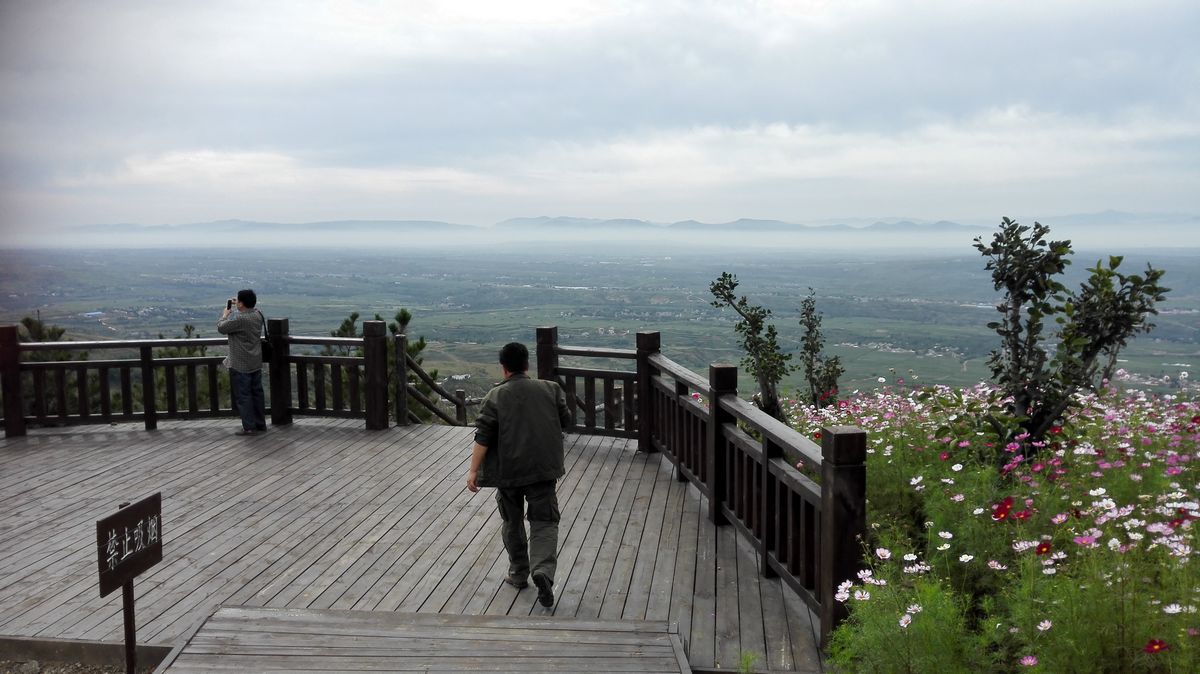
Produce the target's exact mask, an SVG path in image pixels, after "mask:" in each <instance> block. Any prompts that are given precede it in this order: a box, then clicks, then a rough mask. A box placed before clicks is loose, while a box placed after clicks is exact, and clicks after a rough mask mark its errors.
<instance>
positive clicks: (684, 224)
mask: <svg viewBox="0 0 1200 674" xmlns="http://www.w3.org/2000/svg"><path fill="white" fill-rule="evenodd" d="M496 227H497V228H503V229H513V228H528V229H560V230H569V229H596V228H599V229H605V230H608V229H642V230H675V231H680V230H687V231H720V232H748V231H754V232H804V231H818V230H819V231H821V232H832V231H838V230H845V231H880V230H885V231H887V232H893V233H895V232H904V231H915V232H933V231H962V230H980V231H982V230H986V229H987V228H986V227H982V226H978V225H963V224H959V223H957V222H950V221H948V220H939V221H937V222H914V221H912V220H880V221H877V222H874V223H871V224H869V225H865V226H864V225H859V226H853V225H848V224H822V225H805V224H800V223H796V222H785V221H783V220H755V219H751V218H741V219H738V220H733V221H731V222H700V221H698V220H681V221H679V222H670V223H661V222H650V221H648V220H633V219H627V218H623V219H614V220H600V219H596V218H574V217H567V216H559V217H553V218H552V217H548V216H542V217H537V218H511V219H509V220H505V221H503V222H500V223H497V224H496Z"/></svg>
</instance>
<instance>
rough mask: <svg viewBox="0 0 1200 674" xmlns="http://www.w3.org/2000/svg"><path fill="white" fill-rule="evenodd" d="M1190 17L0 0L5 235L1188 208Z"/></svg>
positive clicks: (758, 7) (1190, 9)
mask: <svg viewBox="0 0 1200 674" xmlns="http://www.w3.org/2000/svg"><path fill="white" fill-rule="evenodd" d="M1197 26H1200V5H1197V4H1196V3H1194V2H1186V1H1182V0H1178V1H1173V0H1150V1H1148V2H1144V3H1136V4H1129V3H1123V2H1118V1H1116V0H1100V1H1098V2H1097V1H1092V2H1083V1H1082V0H1048V1H1047V2H1041V3H1037V4H1036V5H1033V4H1029V5H1017V6H1014V5H1012V4H1003V5H998V4H991V3H962V2H958V1H957V0H935V1H933V2H921V3H910V2H876V1H871V0H862V1H853V2H839V3H830V2H824V1H818V0H787V1H784V0H777V1H772V0H767V1H751V0H721V1H719V2H718V1H715V0H714V1H704V0H701V1H700V2H685V1H684V0H658V1H655V2H642V1H627V2H612V3H598V2H589V1H586V0H554V1H550V0H526V1H519V0H514V1H513V2H507V3H488V2H455V1H453V0H447V1H446V2H438V3H428V2H418V1H416V0H410V1H397V2H394V3H383V4H379V3H373V2H365V1H363V2H357V1H354V0H346V1H345V2H338V3H321V2H304V1H299V2H280V1H277V0H264V1H262V2H255V3H247V2H239V1H235V0H214V1H213V2H205V3H161V2H151V1H149V0H112V1H111V2H104V3H94V2H87V1H84V0H47V1H46V2H37V3H26V2H7V3H0V235H2V236H0V241H2V242H0V245H16V244H14V242H16V241H24V242H28V241H33V242H34V243H35V244H40V245H45V244H48V243H52V242H53V239H55V238H56V237H61V236H64V235H66V234H67V233H69V232H72V231H73V230H71V229H69V227H70V226H77V225H86V224H97V223H142V224H157V223H175V224H178V223H197V222H210V221H220V220H227V219H233V218H237V219H243V220H249V221H263V222H284V223H303V222H314V221H328V220H393V219H408V220H435V221H445V222H451V223H463V224H468V225H475V226H482V225H489V224H492V223H496V222H499V221H502V220H504V219H507V218H510V217H525V216H528V217H536V216H539V215H550V216H554V215H567V216H574V217H590V218H597V219H600V220H606V219H613V218H631V217H632V218H639V219H644V220H649V221H654V222H676V221H684V220H689V219H695V220H699V221H704V222H728V221H733V220H737V219H739V218H752V219H760V220H782V221H787V222H800V223H816V222H823V221H831V220H836V219H838V218H840V217H843V216H845V217H853V218H862V219H867V220H872V219H883V218H911V219H919V220H926V221H936V220H943V219H945V220H953V221H956V222H964V223H968V224H981V225H985V226H989V227H994V226H995V223H997V222H998V221H999V219H1000V217H1001V216H1002V215H1009V216H1012V217H1015V218H1017V219H1019V220H1022V221H1027V220H1028V221H1032V220H1034V219H1038V220H1041V221H1043V222H1046V221H1048V220H1051V221H1052V219H1053V217H1056V216H1057V215H1058V214H1072V213H1097V212H1101V211H1106V210H1114V211H1123V212H1130V213H1181V214H1196V213H1200V190H1197V189H1196V185H1198V184H1200V121H1197V120H1200V42H1198V41H1197V40H1195V32H1196V30H1195V29H1196V27H1197ZM1070 226H1071V227H1073V228H1078V229H1079V234H1075V233H1072V235H1073V236H1074V237H1075V238H1079V237H1080V236H1085V237H1086V236H1087V235H1088V234H1089V230H1088V229H1087V228H1086V227H1085V226H1084V225H1082V224H1078V223H1075V224H1072V225H1070ZM1097 229H1098V230H1099V229H1102V228H1100V227H1097ZM1142 233H1143V234H1149V235H1151V236H1158V235H1157V234H1154V232H1152V231H1149V230H1147V231H1146V232H1142ZM1113 234H1120V235H1121V236H1124V237H1126V238H1127V239H1130V240H1131V241H1132V242H1133V243H1139V242H1144V238H1145V237H1144V236H1143V237H1140V238H1139V237H1138V236H1135V235H1134V234H1135V232H1128V231H1126V232H1119V231H1118V232H1113ZM329 236H334V237H336V233H333V234H330V235H329ZM320 241H323V239H322V240H315V239H314V241H313V242H312V245H320ZM1107 243H1109V242H1107V240H1106V244H1105V245H1107ZM1154 243H1157V244H1159V245H1177V244H1178V241H1176V240H1175V239H1174V238H1169V239H1167V240H1163V241H1157V242H1154ZM760 244H761V245H771V242H770V241H765V240H764V241H762V242H760ZM21 245H28V243H25V244H21ZM113 245H115V244H113ZM1188 245H1191V244H1188Z"/></svg>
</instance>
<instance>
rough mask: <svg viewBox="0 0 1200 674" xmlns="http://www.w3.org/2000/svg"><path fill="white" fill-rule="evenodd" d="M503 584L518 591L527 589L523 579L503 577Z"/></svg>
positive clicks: (527, 583)
mask: <svg viewBox="0 0 1200 674" xmlns="http://www.w3.org/2000/svg"><path fill="white" fill-rule="evenodd" d="M504 582H506V583H508V584H509V585H512V586H513V587H515V588H517V589H518V590H524V589H525V588H527V587H529V582H528V581H526V580H525V579H523V578H515V577H513V576H505V577H504Z"/></svg>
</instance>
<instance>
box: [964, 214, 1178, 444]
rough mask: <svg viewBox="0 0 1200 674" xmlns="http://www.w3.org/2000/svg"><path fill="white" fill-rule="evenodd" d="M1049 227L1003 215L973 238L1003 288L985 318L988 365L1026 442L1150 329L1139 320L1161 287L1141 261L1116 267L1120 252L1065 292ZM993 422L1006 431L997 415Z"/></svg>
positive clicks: (1061, 249) (1062, 254) (1063, 250)
mask: <svg viewBox="0 0 1200 674" xmlns="http://www.w3.org/2000/svg"><path fill="white" fill-rule="evenodd" d="M1049 233H1050V228H1049V227H1046V226H1045V225H1042V224H1041V223H1037V222H1035V223H1033V227H1032V228H1031V227H1028V226H1024V225H1021V224H1019V223H1017V222H1015V221H1013V220H1010V219H1008V218H1004V219H1003V220H1002V222H1001V225H1000V231H998V232H996V234H995V235H994V236H993V238H992V242H991V243H990V244H985V243H983V241H982V238H981V237H980V238H976V239H975V248H976V249H977V250H979V252H980V253H981V254H982V255H983V256H984V257H985V258H987V260H988V262H987V264H986V266H985V268H986V269H987V270H988V271H991V272H992V282H993V284H994V286H995V288H996V290H1000V291H1003V293H1004V298H1003V300H1002V301H1001V302H1000V304H999V305H998V306H997V307H996V308H997V310H998V311H999V312H1000V314H1001V319H1000V320H999V321H994V322H991V323H988V327H989V328H991V329H993V330H995V331H996V333H997V334H998V335H1000V347H999V348H998V349H996V350H994V351H992V354H991V357H990V358H989V359H988V365H989V367H990V368H991V371H992V376H993V377H994V378H995V380H996V383H997V384H999V386H1000V387H1001V389H1003V390H1004V391H1005V392H1006V393H1007V394H1008V396H1009V398H1008V399H1009V401H1010V402H1009V404H1008V407H1009V413H1010V414H1011V415H1012V417H1013V418H1014V419H1015V421H1016V423H1017V425H1018V426H1019V427H1020V428H1021V429H1022V430H1024V431H1025V432H1027V433H1028V434H1029V436H1030V438H1031V439H1032V440H1041V439H1042V438H1043V437H1044V436H1045V434H1046V433H1047V432H1049V430H1050V429H1051V428H1052V427H1053V426H1054V425H1055V424H1057V423H1059V422H1060V420H1061V418H1062V416H1063V414H1064V412H1066V410H1067V409H1068V407H1069V406H1070V405H1071V404H1072V401H1073V400H1074V396H1075V394H1076V393H1078V392H1079V391H1080V390H1081V389H1086V388H1092V387H1094V386H1095V384H1096V381H1097V379H1098V377H1099V376H1103V374H1104V371H1105V370H1107V369H1108V368H1111V367H1112V364H1113V363H1115V362H1116V357H1117V353H1118V352H1119V351H1120V350H1121V348H1122V347H1124V346H1125V344H1126V343H1127V342H1128V340H1129V338H1130V337H1132V336H1133V335H1135V334H1136V333H1138V332H1149V331H1150V330H1151V328H1153V327H1154V326H1153V324H1152V323H1150V322H1148V320H1147V318H1148V317H1149V316H1150V315H1153V314H1157V313H1158V311H1157V310H1156V309H1155V304H1156V303H1157V302H1161V301H1162V300H1164V299H1165V294H1166V292H1167V291H1168V288H1164V287H1162V286H1160V285H1159V284H1158V281H1159V279H1161V278H1162V276H1163V273H1164V272H1163V271H1162V270H1158V269H1154V268H1153V267H1151V266H1149V265H1147V266H1146V273H1145V274H1144V275H1130V276H1126V275H1125V274H1122V273H1120V272H1118V271H1117V267H1118V266H1120V264H1121V260H1122V258H1120V257H1110V258H1109V260H1108V265H1107V266H1104V265H1103V264H1102V263H1100V262H1097V263H1096V266H1095V268H1093V269H1091V270H1090V271H1091V275H1090V276H1089V278H1088V279H1087V281H1086V282H1084V284H1083V285H1082V286H1081V288H1080V290H1079V292H1078V293H1072V292H1070V291H1069V290H1068V289H1067V288H1066V286H1064V285H1063V284H1062V283H1061V282H1059V281H1058V279H1057V277H1058V276H1059V275H1060V274H1062V273H1063V271H1064V270H1065V269H1066V266H1067V265H1068V264H1070V260H1069V259H1068V257H1069V256H1070V255H1071V254H1072V252H1073V251H1072V250H1071V242H1070V241H1049V240H1047V239H1046V235H1047V234H1049ZM1047 318H1053V319H1054V320H1055V321H1056V323H1057V324H1058V325H1059V326H1060V328H1059V330H1058V332H1057V333H1056V337H1057V340H1058V341H1057V344H1055V345H1049V344H1048V342H1049V340H1050V338H1049V337H1048V336H1047V335H1046V334H1045V321H1046V319H1047ZM1101 359H1103V361H1102V360H1101ZM1102 362H1103V363H1104V364H1105V365H1104V367H1103V368H1102ZM993 426H994V427H995V428H996V430H997V432H998V433H1001V434H1002V435H1006V434H1007V433H1006V432H1005V431H1004V428H1003V425H1002V424H1000V423H999V422H998V421H996V420H993Z"/></svg>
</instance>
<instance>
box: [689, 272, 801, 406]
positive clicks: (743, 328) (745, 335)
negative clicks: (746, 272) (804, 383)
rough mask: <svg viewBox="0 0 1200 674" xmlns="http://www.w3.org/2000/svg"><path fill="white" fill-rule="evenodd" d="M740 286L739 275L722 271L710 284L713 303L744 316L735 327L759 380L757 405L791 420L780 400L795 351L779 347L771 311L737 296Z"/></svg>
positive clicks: (745, 362)
mask: <svg viewBox="0 0 1200 674" xmlns="http://www.w3.org/2000/svg"><path fill="white" fill-rule="evenodd" d="M737 287H738V280H737V277H736V276H734V275H732V274H730V273H729V272H722V273H721V275H720V276H719V277H718V278H717V280H716V281H713V282H712V284H710V285H709V287H708V289H709V292H711V293H712V295H713V297H715V298H717V299H716V300H714V301H713V302H712V305H713V306H714V307H716V308H718V309H722V308H724V307H729V308H731V309H733V310H734V311H736V312H737V314H738V315H739V316H741V317H742V320H740V321H738V323H737V325H736V326H734V330H736V331H737V333H738V334H739V335H741V336H742V349H743V350H744V351H745V352H746V355H745V356H744V357H743V358H742V364H743V365H745V366H746V369H747V370H748V371H749V372H750V374H751V375H753V376H754V378H755V379H756V380H757V381H758V397H757V399H756V400H755V404H757V405H758V407H759V409H761V410H762V411H764V412H766V413H767V414H769V415H771V416H772V417H774V418H776V419H778V420H780V421H782V422H784V423H787V415H786V414H784V412H783V406H782V405H781V404H780V402H779V382H780V381H781V380H782V379H783V378H784V376H785V375H787V373H788V372H790V371H791V370H792V366H791V365H790V364H789V363H788V361H789V360H791V358H792V354H790V353H784V352H783V350H782V349H780V348H779V335H778V333H777V332H776V330H775V326H774V325H773V324H771V323H768V322H767V319H768V318H770V317H771V310H770V309H767V308H764V307H761V306H758V305H755V304H750V301H749V300H748V299H747V298H746V296H745V295H742V296H741V297H737V296H736V295H735V294H734V291H736V290H737Z"/></svg>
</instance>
